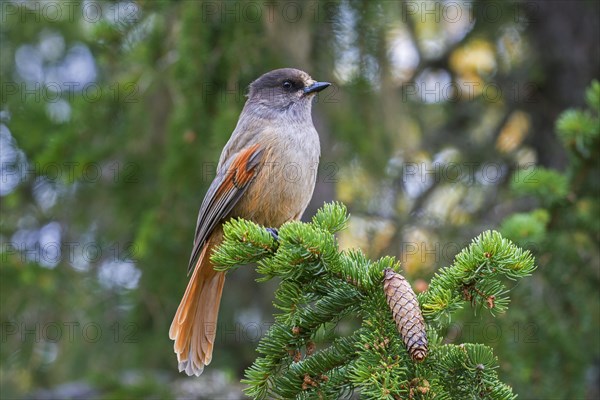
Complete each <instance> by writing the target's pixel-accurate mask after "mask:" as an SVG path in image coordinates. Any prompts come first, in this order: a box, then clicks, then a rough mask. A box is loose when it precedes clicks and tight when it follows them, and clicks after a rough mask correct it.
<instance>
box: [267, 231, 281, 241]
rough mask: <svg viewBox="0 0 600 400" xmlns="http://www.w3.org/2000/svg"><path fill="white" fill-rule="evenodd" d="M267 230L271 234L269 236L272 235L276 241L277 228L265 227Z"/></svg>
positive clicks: (277, 239) (277, 236)
mask: <svg viewBox="0 0 600 400" xmlns="http://www.w3.org/2000/svg"><path fill="white" fill-rule="evenodd" d="M266 229H267V232H269V233H270V234H271V236H273V239H275V241H276V242H279V232H278V231H277V229H275V228H266Z"/></svg>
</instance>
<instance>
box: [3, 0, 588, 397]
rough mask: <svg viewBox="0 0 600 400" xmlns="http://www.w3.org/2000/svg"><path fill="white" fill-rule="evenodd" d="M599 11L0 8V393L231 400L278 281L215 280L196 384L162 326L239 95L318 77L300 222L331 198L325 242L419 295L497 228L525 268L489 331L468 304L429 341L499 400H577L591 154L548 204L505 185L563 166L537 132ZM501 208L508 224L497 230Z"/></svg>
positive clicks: (564, 93)
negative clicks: (401, 275) (217, 295)
mask: <svg viewBox="0 0 600 400" xmlns="http://www.w3.org/2000/svg"><path fill="white" fill-rule="evenodd" d="M599 10H600V9H599V3H598V2H597V1H593V0H591V1H549V2H548V1H546V2H544V1H514V2H511V1H442V2H433V1H366V0H365V1H323V2H315V1H308V2H300V1H289V2H288V1H280V0H275V1H264V2H263V1H246V2H237V1H226V2H217V1H195V0H194V1H192V0H184V1H176V2H168V1H142V0H140V1H120V2H108V1H106V2H96V1H84V2H75V1H3V2H1V3H0V18H1V22H0V26H1V27H0V39H1V42H0V50H1V61H0V72H1V78H0V84H1V87H0V90H1V104H0V144H1V146H2V147H1V163H2V165H1V170H0V172H1V176H0V178H1V190H0V196H1V197H0V201H1V204H2V222H1V224H0V240H1V242H2V248H1V251H2V253H1V257H2V260H1V261H2V265H1V269H0V278H1V283H0V289H1V297H0V299H1V312H0V318H1V323H2V326H1V328H2V330H1V343H0V344H1V351H0V357H1V367H0V373H1V376H0V384H1V394H0V396H1V397H2V398H6V399H8V398H22V397H26V398H69V397H77V398H106V399H121V398H123V399H124V398H240V397H241V394H240V391H241V387H242V386H241V385H240V384H239V383H238V382H239V379H240V377H241V376H242V374H243V371H244V369H245V368H246V367H248V366H249V365H250V364H251V362H252V361H253V360H254V357H255V355H256V354H255V352H254V348H255V346H256V344H257V341H258V339H259V338H260V336H261V334H262V333H263V332H265V331H266V330H267V328H268V326H269V324H270V322H271V321H272V317H271V312H272V307H271V300H272V291H273V288H274V285H276V282H270V283H268V284H258V283H256V282H254V278H256V274H255V272H254V271H253V269H252V268H251V267H248V268H240V269H239V270H237V271H236V272H235V273H232V274H230V276H229V277H228V280H227V283H226V287H225V292H224V293H225V294H224V297H223V302H222V305H221V312H220V320H219V324H220V325H219V331H218V332H219V333H218V335H217V344H216V348H215V353H214V359H213V362H212V364H211V365H210V367H209V368H207V369H206V372H205V373H204V375H203V376H202V377H201V378H199V379H196V378H186V377H184V376H182V375H179V374H178V373H177V369H176V360H175V355H174V354H173V351H172V342H171V341H170V340H169V339H168V333H167V331H168V327H169V325H170V322H171V318H172V317H173V314H174V312H175V309H176V307H177V304H178V302H179V300H180V298H181V295H182V293H183V290H184V288H185V285H186V283H187V277H186V267H187V261H188V258H189V253H190V251H191V247H192V246H191V245H192V237H193V232H194V228H195V223H196V213H197V210H198V207H199V205H200V202H201V201H202V198H203V195H204V192H205V190H206V188H207V187H208V185H209V184H210V182H211V180H212V177H213V176H214V173H215V168H216V162H217V160H218V156H219V154H220V151H221V149H222V147H223V146H224V144H225V143H226V141H227V139H228V137H229V135H230V133H231V132H232V130H233V128H234V126H235V123H236V120H237V117H238V115H239V112H240V110H241V108H242V106H243V103H244V101H245V97H244V95H245V93H246V88H247V86H248V84H249V83H250V82H251V81H252V80H253V79H255V78H256V77H258V76H259V75H261V74H262V73H264V72H266V71H268V70H270V69H274V68H279V67H288V66H290V67H297V68H301V69H304V70H306V71H308V72H309V73H310V74H311V75H312V76H313V77H314V78H316V79H318V80H325V81H330V82H333V83H334V86H333V87H332V88H331V89H329V90H328V91H325V92H322V93H321V94H320V95H319V97H318V99H317V101H316V104H315V106H314V113H313V118H314V121H315V125H316V126H317V129H318V131H319V133H320V136H321V143H322V159H321V165H320V169H319V171H320V173H319V178H318V183H317V187H316V190H315V194H314V198H313V201H312V203H311V205H310V207H309V209H308V210H307V212H306V215H305V216H306V217H310V216H312V214H313V213H314V211H315V210H316V209H317V208H318V207H320V206H321V205H322V204H323V202H325V201H330V200H333V199H335V200H340V201H342V202H344V203H345V204H346V205H347V206H348V207H349V210H350V212H351V214H352V219H351V223H350V226H349V228H348V230H346V231H345V232H343V233H342V234H341V235H340V238H339V239H340V245H341V246H342V247H344V248H346V247H360V248H361V249H363V250H364V251H365V252H366V253H367V254H368V255H369V256H370V257H373V258H376V257H379V256H382V255H386V254H389V255H394V256H396V257H398V259H399V260H400V261H401V262H402V264H403V268H404V271H405V275H406V276H407V277H408V278H409V280H410V281H411V282H412V283H413V285H414V287H415V288H416V290H417V291H422V290H424V289H425V288H426V287H427V282H428V281H429V279H430V278H431V276H432V275H433V273H434V272H435V271H436V270H437V269H438V268H440V267H443V266H447V265H449V264H450V263H451V262H452V259H453V256H454V255H455V254H456V253H457V252H458V251H460V249H462V248H463V247H464V246H465V245H466V244H467V243H468V242H469V240H470V239H471V238H473V237H474V236H476V235H477V234H479V233H480V232H482V231H483V230H486V229H492V228H493V229H501V230H502V231H503V233H505V235H507V236H508V237H510V238H512V239H513V240H516V241H518V242H519V244H520V245H521V246H523V247H525V248H528V249H530V250H532V251H533V252H534V254H535V256H536V258H537V263H538V265H539V269H538V271H536V273H535V274H534V276H533V277H531V278H528V279H525V280H524V281H523V282H522V283H520V284H519V285H518V287H515V288H514V291H513V293H512V301H511V306H510V308H509V310H508V312H507V313H506V314H505V315H501V316H499V318H497V319H493V318H491V317H488V316H487V314H485V313H476V315H475V316H473V315H472V314H473V313H472V312H471V311H470V310H467V312H465V313H463V314H462V315H461V317H460V318H458V319H457V320H456V321H455V322H454V323H453V324H452V325H451V326H450V328H449V329H448V333H447V337H446V340H447V341H449V342H454V343H460V342H465V341H479V342H484V343H487V344H489V345H491V346H492V347H493V348H494V349H495V351H496V354H497V355H498V357H499V359H500V365H501V368H500V371H499V373H500V377H501V378H502V379H503V380H504V381H505V382H507V383H508V384H510V385H512V386H513V388H514V390H515V392H516V393H518V394H519V395H520V397H519V398H522V399H551V398H552V399H554V398H556V399H559V398H560V399H567V398H568V399H574V398H590V399H591V398H597V396H598V395H600V394H599V393H600V392H599V390H598V387H599V382H600V378H599V377H600V335H599V333H600V331H599V319H600V309H599V305H600V299H599V292H598V287H599V283H600V279H599V276H600V272H599V270H600V266H599V253H598V244H599V236H598V232H599V226H598V225H599V224H600V221H599V220H598V215H599V212H598V208H599V205H598V182H597V181H598V175H596V173H597V172H598V160H597V158H593V157H592V158H591V160H592V161H589V165H588V166H587V167H586V168H587V170H586V171H587V172H585V173H584V174H583V175H582V176H581V177H578V178H577V179H578V180H576V183H577V186H576V187H570V188H566V189H565V188H564V187H563V186H564V185H563V186H560V185H561V184H563V183H564V182H562V181H561V182H556V185H557V186H558V189H556V190H563V189H564V190H570V191H571V192H570V193H571V194H572V199H571V200H570V202H568V204H560V205H559V206H557V205H555V204H554V205H552V204H546V205H544V204H543V202H540V201H539V200H536V198H534V197H532V196H526V195H522V194H521V195H520V194H519V192H518V190H517V191H515V190H514V189H515V186H518V185H519V183H523V182H525V183H526V181H527V180H529V182H534V183H535V182H538V180H539V179H541V175H536V171H537V169H536V168H538V167H545V168H548V169H552V170H556V171H558V172H564V171H569V165H570V163H573V162H574V161H573V159H572V157H570V156H569V155H568V153H567V151H565V149H564V147H563V145H562V144H561V142H560V140H559V139H558V137H557V136H556V134H555V121H556V119H557V117H558V116H559V114H560V113H561V112H562V111H564V110H565V109H567V108H573V107H582V106H583V104H584V101H585V96H584V91H585V88H586V87H588V86H589V84H590V83H591V81H592V80H593V79H594V78H598V75H599V71H600V57H599V37H600V31H599V22H598V21H599V20H600V19H599V18H598V17H599V16H600V14H599V13H600V11H599ZM596 112H597V110H596ZM587 151H588V153H589V154H592V155H594V154H595V155H598V149H587ZM588 158H589V157H588ZM544 176H545V175H544ZM565 179H567V178H565ZM565 182H566V181H565ZM548 187H550V188H553V187H554V182H550V184H549V185H548ZM549 196H551V193H550V194H549ZM544 206H548V207H549V208H547V209H546V208H540V207H544ZM528 212H533V213H530V214H523V213H528ZM515 215H516V216H517V217H519V216H520V217H523V216H526V217H527V218H529V219H528V220H526V223H524V224H523V223H521V224H518V223H515V221H514V219H513V224H512V225H511V224H510V223H508V224H507V223H506V221H507V219H510V217H511V216H515ZM561 216H562V219H561ZM517 222H518V221H517ZM515 224H516V225H515ZM514 226H517V227H518V228H519V229H514ZM511 227H512V228H513V229H511ZM524 227H525V229H524Z"/></svg>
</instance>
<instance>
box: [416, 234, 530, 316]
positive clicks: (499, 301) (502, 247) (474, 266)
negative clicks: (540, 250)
mask: <svg viewBox="0 0 600 400" xmlns="http://www.w3.org/2000/svg"><path fill="white" fill-rule="evenodd" d="M534 270H535V265H534V259H533V256H532V255H531V253H530V252H529V251H524V250H522V249H521V248H519V247H517V246H516V245H514V244H513V243H512V242H511V241H509V240H508V239H505V238H503V237H502V235H500V233H498V232H496V231H487V232H484V233H482V234H481V235H479V236H478V237H477V238H475V239H473V241H472V242H471V244H470V245H469V246H468V247H467V248H465V249H464V250H462V251H461V252H460V253H459V254H458V255H456V257H455V259H454V263H453V265H452V266H451V267H446V268H442V269H440V271H439V272H437V273H436V274H435V276H434V277H433V279H432V280H431V283H430V285H429V288H428V290H427V291H425V292H423V293H421V294H420V295H419V302H420V303H421V308H422V309H423V315H424V316H425V319H426V320H427V321H428V322H430V323H434V324H435V325H437V326H438V327H443V326H446V325H447V324H448V323H449V322H450V320H451V317H452V314H453V313H454V312H455V311H457V310H459V309H461V308H462V307H463V306H464V303H465V302H470V303H471V304H472V305H473V306H480V307H484V308H487V309H488V310H490V312H491V313H492V314H494V313H500V312H504V311H506V309H507V306H508V296H507V293H508V289H507V288H506V286H505V284H504V283H503V279H504V278H507V279H510V280H516V279H518V278H523V277H526V276H528V275H531V273H532V272H533V271H534Z"/></svg>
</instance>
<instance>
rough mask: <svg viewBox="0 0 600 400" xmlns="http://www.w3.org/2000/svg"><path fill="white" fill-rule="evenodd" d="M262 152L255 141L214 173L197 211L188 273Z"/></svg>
mask: <svg viewBox="0 0 600 400" xmlns="http://www.w3.org/2000/svg"><path fill="white" fill-rule="evenodd" d="M263 151H264V149H263V148H260V146H259V145H258V143H257V144H254V145H252V146H250V147H247V148H245V149H243V150H240V151H239V152H238V153H236V154H235V155H234V156H233V157H231V162H229V163H227V164H225V165H223V167H222V168H220V169H219V171H218V172H217V176H216V177H215V179H214V180H213V182H212V183H211V184H210V187H209V188H208V192H207V193H206V196H205V197H204V200H203V201H202V205H201V206H200V211H199V213H198V222H197V223H196V235H195V237H194V249H193V250H192V256H191V257H190V263H189V265H188V274H189V273H190V271H191V270H192V268H193V267H194V265H195V264H196V260H197V258H198V256H199V254H200V252H201V251H202V247H203V246H204V243H205V242H206V240H207V239H208V236H209V235H210V234H211V232H212V231H213V229H214V228H215V226H216V225H217V224H218V223H219V222H220V221H221V220H222V219H223V218H225V217H226V216H227V214H229V212H230V211H231V209H232V208H233V206H235V205H236V204H237V202H238V201H239V199H240V197H241V196H242V195H243V194H244V192H245V191H246V189H247V188H248V185H249V184H250V183H251V182H252V180H253V179H254V177H255V176H256V174H257V172H258V169H257V166H258V164H259V163H260V160H261V157H262V155H263Z"/></svg>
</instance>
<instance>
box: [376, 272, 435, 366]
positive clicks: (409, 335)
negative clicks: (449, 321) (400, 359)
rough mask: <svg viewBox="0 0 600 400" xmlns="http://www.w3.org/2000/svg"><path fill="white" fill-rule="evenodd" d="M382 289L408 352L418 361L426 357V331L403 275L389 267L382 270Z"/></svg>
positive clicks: (413, 294) (415, 299)
mask: <svg viewBox="0 0 600 400" xmlns="http://www.w3.org/2000/svg"><path fill="white" fill-rule="evenodd" d="M383 291H384V292H385V296H386V298H387V303H388V305H389V306H390V310H392V315H393V316H394V321H396V326H397V327H398V332H400V335H402V340H403V341H404V344H405V345H406V349H407V350H408V354H410V356H411V358H412V359H413V360H414V361H417V362H420V361H423V360H424V359H425V357H427V333H426V332H425V321H424V320H423V315H422V314H421V308H420V307H419V302H418V301H417V296H416V295H415V292H413V290H412V288H411V287H410V284H409V283H408V281H407V280H406V279H404V277H403V276H402V275H400V274H398V273H396V272H394V271H392V270H391V269H386V270H385V271H384V277H383Z"/></svg>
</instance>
